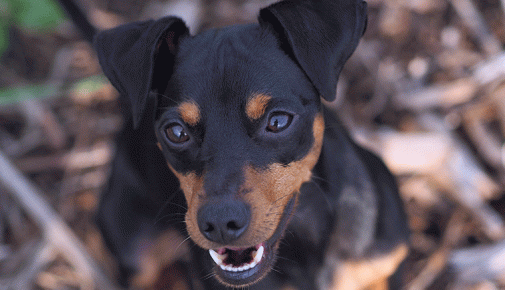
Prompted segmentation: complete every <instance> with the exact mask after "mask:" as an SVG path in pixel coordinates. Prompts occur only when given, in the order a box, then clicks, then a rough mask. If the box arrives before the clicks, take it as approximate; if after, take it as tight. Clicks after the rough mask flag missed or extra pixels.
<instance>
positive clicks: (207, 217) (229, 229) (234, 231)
mask: <svg viewBox="0 0 505 290" xmlns="http://www.w3.org/2000/svg"><path fill="white" fill-rule="evenodd" d="M250 218H251V213H250V210H249V207H248V206H247V205H246V204H245V203H243V202H241V201H237V200H227V201H220V202H210V203H207V204H205V205H204V206H202V207H201V208H200V210H199V211H198V216H197V219H198V227H200V232H202V234H203V235H204V236H205V237H206V238H207V239H209V240H210V241H213V242H216V243H221V244H229V243H231V242H233V241H235V240H236V239H238V238H239V237H240V235H242V234H243V233H244V232H245V230H246V229H247V226H248V225H249V220H250Z"/></svg>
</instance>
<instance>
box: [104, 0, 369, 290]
mask: <svg viewBox="0 0 505 290" xmlns="http://www.w3.org/2000/svg"><path fill="white" fill-rule="evenodd" d="M365 10H366V4H365V3H364V2H362V1H361V0H341V1H334V0H327V1H283V2H280V3H277V4H274V5H272V6H270V7H267V8H265V9H263V10H262V11H261V12H260V16H259V25H256V24H251V25H245V26H233V27H227V28H223V29H218V30H211V31H207V32H204V33H202V34H199V35H197V36H190V35H189V33H188V29H187V27H186V26H185V24H184V23H183V22H182V21H181V20H180V19H178V18H175V17H167V18H163V19H160V20H158V21H147V22H138V23H132V24H127V25H124V26H121V27H118V28H115V29H112V30H109V31H105V32H102V33H101V34H99V35H98V37H97V39H96V47H97V51H98V55H99V59H100V63H101V65H102V67H103V70H104V72H105V74H106V75H107V76H108V77H109V79H110V80H111V82H112V83H113V84H114V86H115V87H116V88H117V89H118V90H119V91H120V93H121V94H122V95H123V96H124V97H126V98H127V100H129V107H130V108H131V110H132V114H133V121H134V124H138V123H139V122H140V119H141V118H147V117H143V114H144V111H145V107H146V103H147V98H148V97H150V96H153V95H155V96H156V99H157V106H156V111H155V112H152V115H153V116H154V118H155V122H154V124H155V126H154V130H155V132H156V136H157V139H158V145H159V147H160V149H161V150H162V152H163V154H164V156H165V158H166V160H167V163H168V166H169V167H170V168H171V170H172V171H173V172H174V174H175V175H176V176H177V177H178V179H179V181H180V187H181V189H182V192H183V193H184V195H185V197H186V200H187V204H188V211H187V213H186V226H187V230H188V232H189V235H190V236H191V238H192V239H193V241H194V242H195V243H196V244H198V245H199V246H200V247H202V248H204V249H207V250H209V256H208V259H209V260H210V259H212V260H213V261H214V263H213V265H214V266H213V268H214V271H215V274H216V277H217V279H218V280H219V281H220V282H222V283H224V284H226V285H230V286H235V287H236V286H245V285H249V284H252V283H255V282H256V281H258V280H259V279H261V278H262V277H263V276H264V275H266V273H268V271H269V270H270V269H271V268H272V267H273V264H274V260H275V252H276V249H277V246H278V244H279V241H280V239H281V237H282V235H283V232H284V230H285V228H286V226H287V223H288V221H289V217H290V215H291V214H292V213H293V211H294V209H295V206H296V201H297V193H298V191H299V189H300V187H301V185H302V184H303V183H304V182H307V181H309V180H310V178H311V171H312V169H313V167H314V166H315V164H316V162H317V160H318V158H319V153H320V149H321V146H322V142H323V131H324V121H323V117H322V115H321V108H320V107H321V102H320V97H321V96H322V97H323V98H324V99H326V100H332V99H334V97H335V90H336V83H337V79H338V75H339V73H340V71H341V69H342V66H343V64H344V63H345V61H346V60H347V59H348V58H349V56H350V55H351V54H352V52H353V51H354V49H355V47H356V45H357V43H358V40H359V38H360V37H361V35H362V33H363V31H364V28H365V22H366V12H365ZM152 92H155V94H152ZM160 202H163V201H160Z"/></svg>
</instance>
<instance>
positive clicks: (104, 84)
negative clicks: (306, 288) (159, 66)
mask: <svg viewBox="0 0 505 290" xmlns="http://www.w3.org/2000/svg"><path fill="white" fill-rule="evenodd" d="M18 2H19V3H20V2H23V1H21V0H19V1H5V0H4V1H1V0H0V7H5V5H7V6H8V5H9V4H12V3H18ZM76 2H77V3H78V4H79V6H80V7H81V8H82V9H83V10H84V11H85V12H86V14H87V16H88V18H89V19H91V22H92V24H93V25H94V26H96V27H97V28H98V29H106V28H110V27H114V26H116V25H119V24H121V23H125V22H128V21H133V20H139V19H148V18H158V17H161V16H163V15H168V14H178V15H181V16H182V17H183V19H185V21H186V22H187V23H188V25H189V26H190V27H191V28H192V32H193V33H195V32H198V31H201V30H204V29H207V28H210V27H220V26H224V25H228V24H232V23H247V22H253V21H255V19H256V15H257V12H258V10H259V8H260V7H264V6H266V5H268V4H270V3H272V2H273V1H270V0H268V1H267V0H237V1H232V0H191V1H187V0H186V1H184V0H180V1H176V0H166V1H155V0H153V1H141V0H107V1H99V0H76ZM24 3H29V2H24ZM54 3H57V2H54ZM2 5H4V6H2ZM12 5H13V4H12ZM12 5H11V6H12ZM368 5H369V20H368V28H367V32H366V33H365V35H364V37H363V39H362V41H361V43H360V45H359V46H358V48H357V50H356V52H355V54H354V55H353V56H352V58H351V59H350V60H349V62H348V63H347V64H346V66H345V69H344V72H343V73H342V75H341V78H340V81H339V87H338V92H337V100H336V101H335V102H333V103H331V104H328V105H329V106H331V107H332V108H333V109H334V110H335V111H336V113H338V114H339V116H340V118H341V119H342V120H343V122H344V124H345V125H346V126H347V128H348V129H349V131H350V132H351V135H352V136H353V137H354V139H355V140H356V141H357V142H358V143H360V144H361V145H363V146H365V147H367V148H369V149H371V150H372V151H374V152H376V153H377V154H378V155H380V156H381V157H382V158H383V160H384V161H385V163H386V164H387V166H388V167H389V168H390V169H391V171H392V172H393V174H394V175H395V176H396V177H397V180H398V184H399V187H400V191H401V197H402V199H403V202H404V204H405V209H406V212H407V216H408V221H409V225H410V228H411V231H412V234H411V238H410V242H411V252H410V254H409V256H408V259H407V273H406V277H407V281H408V285H407V287H406V289H411V290H417V289H479V290H480V289H482V290H487V289H490V290H491V289H505V239H504V238H505V224H504V218H505V197H504V185H505V50H504V44H505V1H504V0H501V1H500V0H411V1H407V0H369V1H368ZM56 6H57V5H56ZM12 7H14V6H12ZM12 7H11V8H12ZM0 10H2V9H1V8H0ZM6 11H7V10H6ZM8 11H9V12H8V13H10V14H8V15H7V14H6V13H5V12H3V13H4V14H6V15H7V16H5V15H4V14H2V13H0V24H2V23H4V24H5V23H7V24H5V25H4V27H8V46H7V48H6V49H5V51H4V52H3V54H2V55H1V59H0V171H1V172H0V289H108V287H112V286H110V283H113V282H111V281H114V277H115V276H114V275H115V274H116V265H115V263H114V261H113V260H112V258H111V256H110V254H109V253H108V252H107V250H106V248H105V246H104V245H103V242H102V239H101V237H100V234H99V233H98V231H97V229H96V227H95V225H94V221H93V216H94V212H95V210H96V207H97V203H98V200H99V197H100V192H101V189H102V188H103V186H104V184H105V181H106V179H107V174H108V171H109V164H110V161H111V158H112V156H113V152H114V143H113V138H114V135H115V133H116V132H118V130H119V129H120V128H121V125H122V120H121V117H120V115H119V113H118V104H117V92H116V91H115V90H114V89H113V88H112V86H111V85H110V84H109V83H108V81H107V80H106V78H105V77H104V76H103V74H102V73H101V71H100V67H99V65H98V62H97V59H96V56H95V55H94V53H93V51H92V49H91V47H90V45H89V44H88V43H87V42H86V41H84V40H83V39H82V37H81V36H80V34H79V32H78V31H77V30H76V29H75V27H73V25H72V23H71V21H70V20H68V19H65V18H64V19H63V21H61V23H58V25H55V26H54V27H51V28H50V29H45V30H40V29H39V30H38V29H33V27H27V26H26V25H20V24H19V23H20V22H16V21H14V20H13V19H14V18H15V17H14V16H13V15H16V13H20V12H18V10H16V9H10V10H8ZM62 15H63V14H62ZM1 32H2V31H0V37H1ZM26 182H28V183H26ZM82 253H87V254H83V255H82V256H81V254H82ZM89 257H91V258H92V259H90V258H89ZM442 285H443V286H442Z"/></svg>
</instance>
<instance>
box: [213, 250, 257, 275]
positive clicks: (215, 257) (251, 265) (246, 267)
mask: <svg viewBox="0 0 505 290" xmlns="http://www.w3.org/2000/svg"><path fill="white" fill-rule="evenodd" d="M264 250H265V248H264V247H263V246H260V247H259V248H258V250H256V251H253V252H252V253H251V255H252V257H253V260H252V261H251V262H250V263H247V264H244V265H241V266H238V267H235V266H233V265H226V264H224V260H225V259H226V258H227V257H228V255H227V254H224V255H220V254H218V253H217V252H216V251H214V250H209V254H210V256H211V257H212V260H214V262H216V264H217V265H219V267H220V268H221V269H223V270H224V271H230V272H242V271H246V270H249V269H251V268H254V267H256V265H258V263H259V262H260V261H261V259H262V257H263V252H264Z"/></svg>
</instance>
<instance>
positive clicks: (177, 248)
mask: <svg viewBox="0 0 505 290" xmlns="http://www.w3.org/2000/svg"><path fill="white" fill-rule="evenodd" d="M190 238H191V237H190V236H188V237H187V238H185V239H184V240H183V241H182V242H180V243H179V245H178V246H177V247H176V248H175V252H177V250H179V248H180V247H181V246H182V244H184V242H186V241H187V240H189V239H190Z"/></svg>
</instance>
